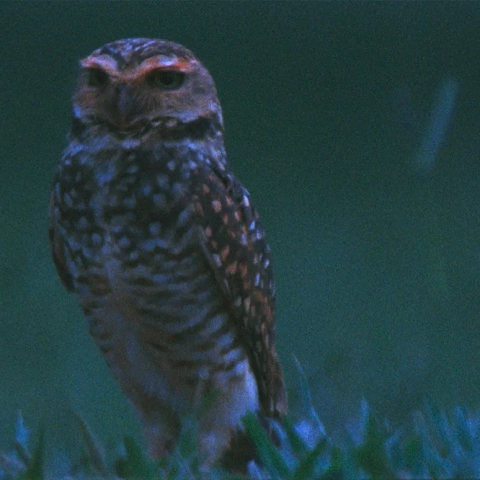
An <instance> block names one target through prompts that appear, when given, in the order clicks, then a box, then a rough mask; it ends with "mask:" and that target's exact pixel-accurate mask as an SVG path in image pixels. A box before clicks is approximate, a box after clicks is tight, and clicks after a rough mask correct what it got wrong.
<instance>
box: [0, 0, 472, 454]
mask: <svg viewBox="0 0 480 480" xmlns="http://www.w3.org/2000/svg"><path fill="white" fill-rule="evenodd" d="M479 31H480V4H479V3H477V2H465V3H464V2H460V1H456V2H425V3H424V2H388V3H387V2H375V3H368V2H356V3H343V2H325V3H324V2H298V3H297V2H291V3H290V2H285V3H283V2H215V1H209V2H193V3H192V2H146V3H142V2H108V3H107V2H75V1H70V2H38V3H37V2H27V1H24V2H8V1H2V2H0V59H1V68H0V85H1V89H0V107H1V108H0V122H1V123H0V141H1V144H0V145H1V148H0V225H1V228H0V379H1V384H0V385H1V388H0V425H1V427H0V448H6V447H8V442H9V440H10V439H11V438H12V435H13V430H14V424H15V418H16V412H17V411H18V410H20V411H21V412H22V413H23V415H24V417H25V420H26V423H27V425H30V426H32V427H34V428H35V427H37V426H38V425H40V424H42V423H43V424H45V425H47V426H48V436H49V439H50V441H51V442H52V443H55V444H58V443H59V442H60V444H61V445H62V446H65V448H69V446H72V445H74V443H75V441H76V440H75V438H74V435H71V434H69V433H66V432H70V433H71V432H72V431H74V428H73V426H72V425H74V420H73V417H72V413H71V412H72V410H73V411H76V412H78V413H80V414H81V415H82V416H83V417H84V418H85V419H86V420H87V422H89V424H90V425H91V426H92V427H93V429H94V430H95V431H96V432H97V433H98V435H99V437H100V438H101V439H102V440H104V441H105V442H107V444H108V443H109V442H112V443H114V442H116V439H117V438H118V436H119V435H123V434H127V433H128V434H134V435H139V428H138V425H137V424H136V421H135V419H134V417H133V414H132V412H131V410H130V408H129V405H128V404H127V402H126V400H125V399H124V398H123V396H122V395H121V394H120V392H119V389H118V387H117V385H116V384H115V382H114V381H113V379H112V377H111V376H110V374H109V372H108V371H107V368H106V366H105V364H104V361H103V359H102V358H101V355H100V353H99V352H98V351H97V349H96V347H95V346H94V344H93V341H91V340H90V338H89V336H88V333H87V328H86V325H85V322H84V319H83V316H82V314H81V313H80V311H79V308H78V307H77V305H76V302H75V300H74V298H72V297H71V296H70V295H68V294H67V293H66V292H65V291H64V290H63V288H62V286H61V284H60V282H59V280H58V278H57V276H56V272H55V270H54V266H53V264H52V261H51V259H50V251H49V245H48V238H47V211H48V199H49V193H50V192H49V190H50V182H51V179H52V175H53V171H54V168H55V165H56V163H57V161H58V159H59V156H60V154H61V151H62V149H63V148H64V147H65V145H66V133H67V130H68V126H69V119H70V109H71V105H70V98H71V94H72V91H73V85H74V81H75V77H76V73H77V65H78V59H79V58H82V57H84V56H86V55H87V54H89V53H90V52H91V51H92V50H94V49H95V48H97V47H99V46H100V45H102V44H104V43H106V42H108V41H112V40H116V39H119V38H124V37H134V36H143V37H159V38H166V39H170V40H175V41H177V42H179V43H182V44H184V45H185V46H187V47H188V48H190V49H191V50H192V51H193V52H194V53H195V54H196V55H197V56H198V57H199V58H200V59H201V60H202V61H203V62H204V63H205V65H206V66H207V67H208V68H209V69H210V71H211V73H212V75H213V77H214V79H215V80H216V83H217V87H218V91H219V95H220V99H221V101H222V104H223V110H224V118H225V124H226V143H227V152H228V157H229V161H230V163H231V165H232V168H233V170H234V171H235V172H236V174H237V175H238V177H239V178H240V179H241V180H242V182H243V183H244V184H245V185H246V187H247V188H248V190H249V191H250V192H251V194H252V196H253V199H254V201H255V203H256V205H257V207H258V209H259V211H260V214H261V216H262V220H263V223H264V224H265V226H266V228H267V234H268V239H269V242H270V244H271V248H272V251H273V254H274V269H275V274H276V282H277V324H278V327H277V342H278V349H279V352H280V355H281V358H282V360H283V365H284V368H285V371H286V375H287V384H288V387H289V389H290V398H291V404H292V408H293V410H294V411H295V408H296V404H297V403H298V398H297V393H296V392H297V391H298V383H297V377H298V371H297V370H296V367H295V363H294V360H293V356H294V355H295V356H296V357H297V358H298V360H299V362H300V364H301V365H302V367H303V370H304V372H305V374H306V376H307V378H308V381H309V384H310V388H311V390H312V394H313V398H314V402H315V405H316V407H317V408H318V413H319V416H320V418H321V420H322V421H323V422H324V423H325V425H326V427H327V430H328V431H329V432H331V433H332V432H336V431H339V430H342V428H343V425H344V424H345V423H346V422H348V420H349V419H350V418H351V417H352V416H356V414H357V411H358V409H359V405H360V399H361V398H362V397H364V398H366V399H367V400H368V401H369V402H370V403H371V404H372V406H373V407H374V409H375V410H376V411H377V412H378V413H379V414H381V415H382V416H386V417H387V418H389V419H390V420H391V421H392V422H397V423H401V422H402V421H403V420H404V419H405V418H406V417H408V416H409V414H410V412H411V411H412V410H415V409H416V408H419V407H421V402H422V399H423V398H424V396H425V395H426V394H428V395H430V396H431V397H432V398H433V399H434V400H435V401H436V402H438V403H439V405H440V406H445V407H448V406H452V405H454V404H461V405H465V406H468V407H471V408H477V407H479V406H480V381H479V380H480V371H479V369H480V161H479V160H480V135H479V128H480V115H479V105H480V81H479V74H480V36H479V33H478V32H479Z"/></svg>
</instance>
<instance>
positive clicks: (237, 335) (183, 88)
mask: <svg viewBox="0 0 480 480" xmlns="http://www.w3.org/2000/svg"><path fill="white" fill-rule="evenodd" d="M50 239H51V246H52V252H53V259H54V261H55V265H56V267H57V270H58V274H59V276H60V278H61V280H62V282H63V284H64V285H65V287H66V288H67V289H68V290H69V291H71V292H73V293H74V294H75V296H76V297H77V299H78V301H79V303H80V305H81V308H82V309H83V312H84V314H85V316H86V318H87V320H88V325H89V329H90V332H91V334H92V336H93V338H94V340H95V342H96V343H97V345H98V347H99V348H100V350H101V351H102V352H103V355H104V357H105V359H106V362H107V364H108V366H109V367H110V369H111V370H112V372H113V374H114V376H115V378H116V379H117V380H118V382H119V383H120V385H121V388H122V390H123V392H124V393H125V395H126V396H127V397H128V398H129V400H130V401H131V403H132V404H133V405H134V407H135V409H136V411H137V412H138V414H139V416H140V419H141V421H142V422H143V425H144V427H145V431H146V436H147V439H148V442H149V448H150V452H151V454H152V455H153V456H155V457H159V456H162V455H165V454H166V453H168V452H169V451H170V449H171V448H172V445H174V442H175V439H176V436H177V434H178V428H179V420H180V419H181V418H182V416H184V415H186V414H188V413H189V412H192V411H193V410H194V409H195V408H196V405H198V402H201V401H202V399H204V398H205V397H206V396H207V395H209V394H212V395H211V398H212V399H213V400H212V402H213V403H211V404H210V406H209V408H208V409H207V410H206V411H205V410H204V411H203V415H202V417H201V418H200V420H199V421H200V434H199V451H200V452H201V455H202V456H203V459H204V461H205V463H207V464H211V463H212V462H214V461H215V460H217V459H219V458H221V456H222V454H223V453H224V452H225V451H226V450H227V449H228V445H229V442H230V440H231V436H232V434H235V431H236V430H237V429H238V427H239V423H240V418H241V417H242V415H244V414H245V413H247V412H249V411H253V412H259V414H261V415H264V416H267V417H277V416H281V415H282V414H283V413H284V412H285V411H286V394H285V388H284V383H283V375H282V371H281V368H280V365H279V362H278V359H277V354H276V352H275V346H274V316H273V314H274V297H275V292H274V284H273V279H272V267H271V263H270V250H269V247H268V245H267V243H266V241H265V236H264V229H263V227H262V225H261V224H260V222H259V219H258V214H257V211H256V210H255V208H254V206H253V205H252V201H251V199H250V195H249V193H248V192H247V190H246V189H245V188H244V187H243V186H242V184H241V183H240V182H239V181H238V180H237V179H236V178H235V176H234V175H233V173H232V172H231V170H230V168H229V166H228V164H227V162H226V157H225V149H224V142H223V120H222V111H221V107H220V103H219V101H218V98H217V93H216V89H215V85H214V83H213V80H212V78H211V76H210V74H209V73H208V71H207V70H206V69H205V67H203V65H202V64H201V63H200V62H199V61H198V60H197V59H196V58H195V57H194V55H193V54H192V53H191V52H190V51H189V50H187V49H186V48H184V47H182V46H181V45H178V44H176V43H173V42H169V41H164V40H152V39H145V38H134V39H126V40H119V41H116V42H112V43H109V44H106V45H104V46H103V47H101V48H99V49H98V50H95V51H94V52H93V53H92V54H91V55H89V56H88V57H87V58H85V59H84V60H82V61H81V62H80V75H79V79H78V85H77V88H76V91H75V94H74V99H73V118H72V123H71V127H70V134H69V145H68V147H67V148H66V150H65V151H64V153H63V156H62V158H61V160H60V164H59V165H58V168H57V170H56V173H55V178H54V183H53V191H52V195H51V203H50Z"/></svg>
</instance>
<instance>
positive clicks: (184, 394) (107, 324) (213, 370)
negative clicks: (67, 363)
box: [80, 248, 256, 412]
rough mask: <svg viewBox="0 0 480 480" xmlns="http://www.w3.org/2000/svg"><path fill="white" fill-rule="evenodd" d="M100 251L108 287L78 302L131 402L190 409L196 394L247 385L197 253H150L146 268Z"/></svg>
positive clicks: (241, 358) (224, 312)
mask: <svg viewBox="0 0 480 480" xmlns="http://www.w3.org/2000/svg"><path fill="white" fill-rule="evenodd" d="M116 251H117V250H116ZM103 253H104V254H103V255H102V258H103V268H101V273H102V275H103V277H104V279H105V281H107V280H108V283H109V285H110V288H109V289H105V294H104V295H101V296H98V295H92V294H91V292H90V294H85V292H84V294H83V295H80V303H81V304H82V306H83V308H84V310H85V313H86V314H87V316H88V318H89V326H90V332H91V334H92V336H93V338H94V339H95V341H96V343H97V345H98V346H99V348H100V349H101V350H102V352H103V354H104V356H105V359H106V361H107V363H108V365H109V367H110V368H111V370H112V372H113V374H114V375H115V377H116V378H117V380H118V381H119V383H120V385H121V386H122V389H123V390H124V391H125V393H126V394H127V395H128V396H129V397H130V398H131V399H132V398H133V399H135V398H136V397H138V396H139V395H140V396H145V395H147V396H152V397H155V398H157V399H159V400H161V401H162V402H164V403H166V404H168V405H170V406H171V407H172V408H174V409H175V410H176V411H180V412H182V411H190V410H191V408H192V403H193V402H195V401H197V400H198V398H196V396H197V397H198V393H199V392H200V391H204V390H206V391H211V390H218V391H220V392H222V391H223V390H227V389H229V388H230V387H231V385H232V384H235V383H238V382H239V381H245V379H246V375H247V374H248V373H249V363H248V359H247V356H246V354H245V351H244V349H243V347H242V346H241V344H240V342H239V341H238V340H239V339H238V336H237V331H236V328H235V325H234V321H233V319H232V318H230V317H229V316H230V315H231V314H230V312H229V311H228V307H227V304H226V302H225V300H224V297H223V294H222V293H221V292H220V290H219V288H218V286H217V283H216V281H215V278H214V276H213V273H212V272H211V270H210V269H209V268H208V266H207V264H206V262H205V260H204V257H203V253H202V252H201V251H199V252H195V251H190V253H189V255H188V256H185V255H183V256H182V255H180V256H179V255H171V254H168V253H167V252H165V251H163V252H162V251H161V248H153V249H152V251H151V252H149V253H150V255H149V256H148V257H145V256H144V259H147V258H148V261H147V262H146V261H138V262H137V263H135V262H132V261H126V260H125V258H121V257H120V258H119V255H118V254H117V255H111V254H110V255H105V252H103ZM105 259H108V260H105ZM92 263H93V262H92ZM88 276H89V275H88V273H87V278H88ZM92 278H95V279H97V278H99V275H98V271H97V272H95V273H94V274H93V275H92ZM92 285H93V284H92ZM87 288H88V287H87ZM90 288H91V287H90ZM92 299H94V301H92ZM140 392H141V393H140ZM254 393H255V394H254V395H253V397H255V395H256V392H254ZM253 397H252V398H253ZM142 402H143V400H142ZM134 403H135V400H134Z"/></svg>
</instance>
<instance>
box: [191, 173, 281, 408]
mask: <svg viewBox="0 0 480 480" xmlns="http://www.w3.org/2000/svg"><path fill="white" fill-rule="evenodd" d="M197 174H198V175H199V177H200V178H198V179H196V181H195V182H194V183H195V184H196V185H197V186H198V189H199V190H198V191H197V193H196V195H195V199H194V206H195V209H196V212H197V215H198V216H197V218H198V222H199V224H200V227H201V228H200V231H201V232H200V235H201V237H202V238H201V242H202V246H203V249H204V252H205V254H206V257H207V259H208V262H209V264H210V266H211V267H212V268H213V270H214V272H215V276H216V279H217V282H218V284H219V286H220V288H221V290H222V291H223V292H224V294H225V295H226V296H227V297H228V299H229V302H230V305H231V308H232V312H233V316H234V318H235V319H236V322H237V328H238V331H239V334H240V336H241V339H242V342H243V344H244V346H245V350H246V351H247V353H248V355H249V358H250V362H251V366H252V370H253V373H254V375H255V378H256V380H257V384H258V390H259V397H260V404H261V409H262V412H263V413H264V414H265V415H267V416H270V417H277V416H279V415H282V414H284V413H286V409H287V397H286V392H285V385H284V381H283V374H282V370H281V367H280V364H279V362H278V358H277V354H276V352H275V348H274V334H275V332H274V330H275V325H274V303H275V286H274V283H273V274H272V267H271V264H270V249H269V247H268V244H267V242H266V240H265V238H264V229H263V226H262V224H261V223H260V221H259V219H258V214H257V211H256V210H255V208H254V206H253V205H252V204H251V202H250V196H249V193H248V192H247V190H246V189H245V188H244V187H243V186H242V185H241V184H240V182H238V180H236V179H235V177H234V176H233V175H232V174H231V173H227V172H225V171H221V170H219V169H216V170H206V169H199V170H198V171H197Z"/></svg>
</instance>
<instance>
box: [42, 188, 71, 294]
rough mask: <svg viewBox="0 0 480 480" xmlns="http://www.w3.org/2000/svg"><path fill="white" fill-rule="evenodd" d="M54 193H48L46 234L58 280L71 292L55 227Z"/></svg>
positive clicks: (61, 246) (60, 242)
mask: <svg viewBox="0 0 480 480" xmlns="http://www.w3.org/2000/svg"><path fill="white" fill-rule="evenodd" d="M54 195H55V194H54V192H52V194H51V195H50V207H49V222H48V235H49V239H50V248H51V251H52V257H53V263H54V264H55V267H56V268H57V272H58V276H59V277H60V280H61V281H62V283H63V285H64V287H65V288H66V289H67V290H68V291H69V292H73V289H74V286H73V280H72V276H71V275H70V272H69V270H68V267H67V263H66V261H65V255H64V249H63V241H62V238H61V236H60V234H59V232H58V230H57V227H56V219H55V197H54Z"/></svg>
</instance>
